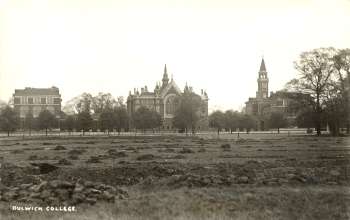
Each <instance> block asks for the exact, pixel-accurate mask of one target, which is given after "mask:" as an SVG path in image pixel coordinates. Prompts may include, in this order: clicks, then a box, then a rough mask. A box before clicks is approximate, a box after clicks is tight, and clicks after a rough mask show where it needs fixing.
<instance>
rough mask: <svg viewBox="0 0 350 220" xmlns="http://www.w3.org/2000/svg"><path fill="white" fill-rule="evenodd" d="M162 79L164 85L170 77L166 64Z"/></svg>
mask: <svg viewBox="0 0 350 220" xmlns="http://www.w3.org/2000/svg"><path fill="white" fill-rule="evenodd" d="M162 81H163V84H162V87H164V86H166V85H168V82H169V77H168V70H167V68H166V64H165V65H164V73H163V79H162Z"/></svg>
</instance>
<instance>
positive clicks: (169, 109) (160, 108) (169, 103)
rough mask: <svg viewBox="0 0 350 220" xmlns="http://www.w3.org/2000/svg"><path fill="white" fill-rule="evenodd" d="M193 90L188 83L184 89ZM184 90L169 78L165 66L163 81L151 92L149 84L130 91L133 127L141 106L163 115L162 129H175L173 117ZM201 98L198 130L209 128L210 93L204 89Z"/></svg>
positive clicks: (130, 111)
mask: <svg viewBox="0 0 350 220" xmlns="http://www.w3.org/2000/svg"><path fill="white" fill-rule="evenodd" d="M186 90H192V88H191V87H188V86H187V85H186V87H185V89H184V91H186ZM182 94H183V92H182V91H181V90H180V88H179V87H178V86H177V85H176V83H175V81H174V80H173V79H172V78H171V79H170V80H169V76H168V72H167V67H166V65H165V67H164V73H163V79H162V83H157V84H156V86H155V89H154V90H153V91H152V92H151V91H149V90H148V88H147V86H145V87H144V88H141V91H139V90H138V89H134V92H133V94H132V93H131V91H130V92H129V96H128V99H127V109H128V113H129V116H130V118H131V122H130V127H131V128H133V127H134V126H133V123H132V118H133V114H134V113H135V111H136V110H137V109H138V108H140V107H141V106H145V107H147V108H148V109H151V110H154V111H156V112H158V113H159V114H160V115H161V118H162V129H165V130H173V129H174V127H173V117H174V113H175V109H176V103H175V102H176V97H178V96H181V95H182ZM198 96H199V98H200V100H201V107H200V111H199V115H200V121H199V123H198V127H197V129H198V130H207V129H208V125H209V123H208V95H207V93H206V92H205V91H204V90H201V94H200V95H198Z"/></svg>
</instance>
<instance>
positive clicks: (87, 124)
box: [76, 111, 92, 136]
mask: <svg viewBox="0 0 350 220" xmlns="http://www.w3.org/2000/svg"><path fill="white" fill-rule="evenodd" d="M76 127H77V130H79V131H83V136H84V134H85V132H86V131H89V130H90V129H91V127H92V117H91V114H90V112H89V111H82V112H79V113H78V115H77V121H76Z"/></svg>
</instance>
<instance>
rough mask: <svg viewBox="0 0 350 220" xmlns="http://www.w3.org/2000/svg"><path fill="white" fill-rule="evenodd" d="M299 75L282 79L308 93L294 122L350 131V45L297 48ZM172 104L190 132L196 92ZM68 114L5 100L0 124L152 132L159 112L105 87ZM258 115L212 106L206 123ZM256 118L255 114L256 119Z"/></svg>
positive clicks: (178, 123) (243, 122)
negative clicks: (134, 105)
mask: <svg viewBox="0 0 350 220" xmlns="http://www.w3.org/2000/svg"><path fill="white" fill-rule="evenodd" d="M295 68H296V70H298V72H299V75H298V77H296V78H295V79H293V80H291V81H290V82H288V83H287V84H286V89H287V90H294V91H297V92H299V93H300V94H309V96H307V97H308V98H301V97H302V96H297V98H295V100H294V102H293V104H292V105H290V106H289V108H295V109H297V115H296V125H297V126H298V127H307V128H312V127H314V128H315V129H316V131H317V135H320V134H321V129H322V128H324V127H325V126H329V128H330V131H331V133H332V134H333V135H339V134H340V129H341V128H344V127H345V128H346V129H347V133H350V96H349V92H350V91H349V90H350V89H349V88H350V49H341V50H339V49H334V48H318V49H314V50H311V51H306V52H303V53H301V55H300V57H299V59H298V60H297V61H295ZM175 102H176V109H175V112H174V118H173V119H172V124H173V126H174V127H175V128H177V129H178V131H180V132H186V134H187V133H188V132H191V133H195V132H196V130H197V129H198V124H199V122H200V120H202V118H201V111H202V109H201V108H202V106H201V98H200V96H198V95H196V94H195V93H194V92H193V91H192V90H191V89H189V88H187V87H186V88H185V90H184V92H183V94H182V95H181V96H178V97H176V100H175ZM70 105H71V106H70V109H71V114H72V115H66V114H64V113H63V112H62V114H61V115H60V117H59V119H58V118H56V117H55V116H54V115H53V114H51V112H49V111H48V110H44V111H42V112H41V113H40V114H39V117H38V118H33V115H32V114H27V115H26V117H25V119H24V121H20V120H19V118H18V114H17V113H16V112H15V111H14V110H13V108H11V107H10V106H6V107H4V108H3V109H2V110H1V112H0V129H1V130H2V131H6V132H7V134H8V135H10V132H13V131H15V130H16V129H18V128H20V127H22V128H25V129H27V130H28V131H29V133H30V132H31V130H38V129H39V130H45V132H46V134H47V132H48V131H49V130H50V129H52V128H58V127H59V128H60V129H61V130H65V131H68V132H72V131H81V132H82V133H83V135H84V133H85V132H86V131H90V130H92V131H97V130H100V131H105V132H107V133H108V134H109V132H111V131H113V130H114V131H117V132H119V133H120V132H121V131H122V130H125V131H128V130H130V122H132V124H133V127H134V128H135V129H136V130H141V131H146V130H149V129H151V130H153V131H154V132H155V131H157V130H158V129H160V127H161V125H162V117H161V116H160V114H159V113H158V112H157V111H155V110H154V109H148V108H146V107H140V108H138V109H137V110H136V111H135V112H133V113H132V115H129V114H128V112H127V109H126V106H125V105H124V101H123V98H122V97H118V98H117V99H115V98H114V97H113V96H112V95H111V94H109V93H99V94H98V95H97V96H92V95H91V94H89V93H84V94H82V95H81V96H78V97H76V98H74V99H73V100H72V101H71V102H70ZM257 120H258V119H257V118H255V117H253V116H250V115H246V114H244V113H239V112H235V111H226V112H222V111H215V112H213V113H212V114H211V115H210V116H209V125H210V127H213V128H215V129H217V132H218V134H219V132H220V131H222V130H226V131H231V132H233V131H236V130H239V131H243V130H245V131H247V132H249V131H250V130H252V129H257ZM259 120H260V119H259ZM264 120H265V121H266V123H267V127H269V128H276V129H277V130H278V132H279V129H280V128H283V127H286V126H288V122H287V120H286V118H285V116H284V115H283V113H278V112H272V113H270V114H269V115H268V116H267V118H265V119H264Z"/></svg>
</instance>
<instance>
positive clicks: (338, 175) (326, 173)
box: [0, 134, 350, 220]
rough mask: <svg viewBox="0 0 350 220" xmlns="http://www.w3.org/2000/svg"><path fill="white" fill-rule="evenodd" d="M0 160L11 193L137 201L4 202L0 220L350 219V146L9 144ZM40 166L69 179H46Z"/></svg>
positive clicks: (295, 140) (157, 139)
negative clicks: (81, 185) (27, 188)
mask: <svg viewBox="0 0 350 220" xmlns="http://www.w3.org/2000/svg"><path fill="white" fill-rule="evenodd" d="M0 159H1V160H2V162H1V163H2V164H3V166H2V168H1V183H2V184H3V185H5V186H10V187H16V186H18V185H20V184H25V183H31V182H35V181H38V179H40V180H48V181H50V180H53V179H60V180H73V179H83V180H87V181H94V182H99V183H104V184H108V185H112V186H116V187H120V188H122V189H124V190H125V191H127V192H128V196H127V197H126V198H123V199H117V200H116V201H115V203H102V202H98V203H97V204H95V205H87V204H83V205H79V206H78V207H77V208H78V211H77V212H76V213H55V212H42V213H35V212H19V211H11V210H10V207H11V205H14V204H17V202H16V201H6V202H5V201H2V202H0V213H1V215H0V217H1V218H0V219H39V220H40V219H350V184H349V183H350V181H349V180H350V179H349V177H350V142H349V138H348V137H339V138H332V137H320V138H317V137H314V136H298V135H293V136H288V135H287V134H281V135H276V134H250V135H241V137H240V138H237V136H236V135H230V134H225V135H222V136H221V137H220V139H218V138H217V136H216V135H214V134H213V135H201V136H197V137H184V136H181V137H179V136H173V135H172V136H170V135H169V136H165V135H163V136H136V137H134V136H121V137H118V136H112V137H101V136H93V137H92V136H90V137H69V136H60V137H57V136H56V137H31V138H28V137H25V139H22V138H21V137H10V138H5V137H3V138H1V139H0ZM34 162H35V163H44V162H45V163H49V164H53V165H55V166H57V167H59V169H57V170H55V171H53V172H50V173H47V174H40V173H38V172H37V171H36V170H35V169H32V166H31V165H30V163H34ZM24 205H26V204H24Z"/></svg>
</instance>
